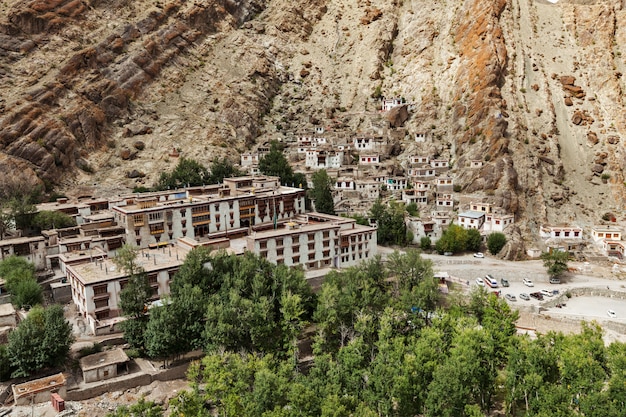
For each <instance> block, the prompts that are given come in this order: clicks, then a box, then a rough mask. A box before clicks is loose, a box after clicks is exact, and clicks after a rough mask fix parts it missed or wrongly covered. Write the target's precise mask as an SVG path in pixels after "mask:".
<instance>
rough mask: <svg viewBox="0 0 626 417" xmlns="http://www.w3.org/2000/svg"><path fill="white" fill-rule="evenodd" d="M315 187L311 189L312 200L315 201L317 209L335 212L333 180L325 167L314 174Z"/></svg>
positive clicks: (329, 212)
mask: <svg viewBox="0 0 626 417" xmlns="http://www.w3.org/2000/svg"><path fill="white" fill-rule="evenodd" d="M312 182H313V188H312V189H310V190H309V195H310V196H311V200H313V202H314V203H315V211H318V212H320V213H326V214H335V203H334V202H333V194H332V188H333V181H332V179H331V178H330V177H329V176H328V173H327V172H326V170H325V169H321V170H319V171H317V172H316V173H314V174H313V176H312Z"/></svg>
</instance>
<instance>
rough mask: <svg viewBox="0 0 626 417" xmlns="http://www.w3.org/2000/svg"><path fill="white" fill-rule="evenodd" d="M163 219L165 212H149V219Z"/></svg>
mask: <svg viewBox="0 0 626 417" xmlns="http://www.w3.org/2000/svg"><path fill="white" fill-rule="evenodd" d="M159 220H163V212H161V211H157V212H156V213H148V221H151V222H154V221H159Z"/></svg>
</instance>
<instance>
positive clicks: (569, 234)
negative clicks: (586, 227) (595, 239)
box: [539, 226, 583, 240]
mask: <svg viewBox="0 0 626 417" xmlns="http://www.w3.org/2000/svg"><path fill="white" fill-rule="evenodd" d="M539 236H541V238H543V239H580V240H582V238H583V229H582V227H578V226H541V228H540V229H539Z"/></svg>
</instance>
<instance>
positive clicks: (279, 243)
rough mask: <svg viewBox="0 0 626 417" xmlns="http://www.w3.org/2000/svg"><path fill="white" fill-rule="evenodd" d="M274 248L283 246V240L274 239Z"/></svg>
mask: <svg viewBox="0 0 626 417" xmlns="http://www.w3.org/2000/svg"><path fill="white" fill-rule="evenodd" d="M276 246H283V239H282V238H281V239H276Z"/></svg>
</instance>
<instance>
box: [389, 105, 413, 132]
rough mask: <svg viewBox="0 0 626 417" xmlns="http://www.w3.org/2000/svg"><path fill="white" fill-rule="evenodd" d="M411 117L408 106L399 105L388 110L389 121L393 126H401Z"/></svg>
mask: <svg viewBox="0 0 626 417" xmlns="http://www.w3.org/2000/svg"><path fill="white" fill-rule="evenodd" d="M408 118H409V109H408V106H406V105H403V106H397V107H394V108H392V109H391V110H389V111H388V112H387V121H389V125H390V126H391V127H401V126H402V125H404V122H406V121H407V120H408Z"/></svg>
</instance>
